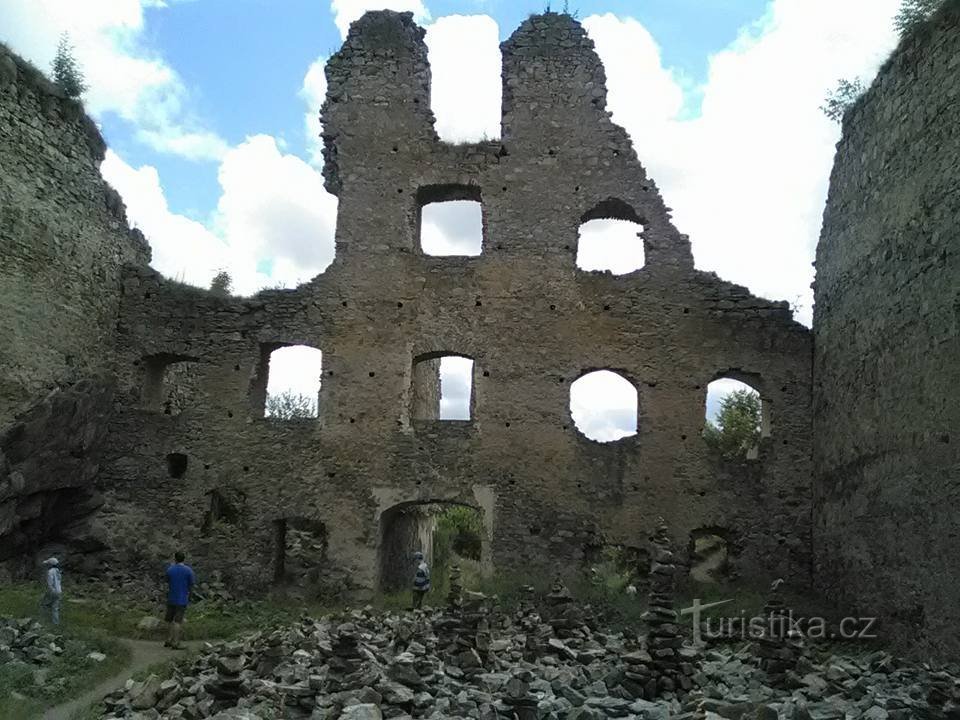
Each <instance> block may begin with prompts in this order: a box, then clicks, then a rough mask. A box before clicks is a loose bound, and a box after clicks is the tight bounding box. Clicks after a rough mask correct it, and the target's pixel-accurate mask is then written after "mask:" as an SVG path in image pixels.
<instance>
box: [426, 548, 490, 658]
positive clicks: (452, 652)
mask: <svg viewBox="0 0 960 720" xmlns="http://www.w3.org/2000/svg"><path fill="white" fill-rule="evenodd" d="M461 577H462V575H461V571H460V567H459V566H457V565H454V566H453V567H452V568H451V569H450V589H449V591H448V593H447V608H446V611H445V612H444V614H443V615H442V616H441V617H440V618H438V619H437V620H435V621H434V624H433V627H434V631H435V632H436V634H437V637H438V638H439V639H440V642H441V645H442V646H443V647H445V648H446V661H447V662H448V663H449V664H450V665H452V666H454V667H457V668H459V669H460V671H461V672H462V673H463V675H464V676H465V677H472V676H473V675H477V674H479V673H482V672H484V665H485V662H486V658H487V655H488V652H489V649H490V640H491V635H492V633H491V628H490V599H489V598H488V597H487V596H486V595H484V594H483V593H478V592H470V591H466V592H465V591H464V588H463V582H462V580H461Z"/></svg>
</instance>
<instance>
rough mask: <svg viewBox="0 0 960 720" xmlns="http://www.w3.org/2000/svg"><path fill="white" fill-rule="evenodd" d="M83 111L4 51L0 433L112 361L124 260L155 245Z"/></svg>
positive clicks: (138, 258)
mask: <svg viewBox="0 0 960 720" xmlns="http://www.w3.org/2000/svg"><path fill="white" fill-rule="evenodd" d="M104 150H105V148H104V144H103V140H102V139H101V137H100V134H99V132H98V131H97V129H96V126H95V125H94V124H93V121H92V120H91V119H90V118H88V117H87V116H86V114H85V113H84V111H83V108H82V107H81V106H80V105H79V104H78V103H76V102H74V101H72V100H69V99H67V98H66V97H64V96H63V94H62V92H61V91H60V90H59V88H57V87H56V86H55V85H53V84H52V83H50V82H49V81H48V80H46V78H44V77H43V76H42V74H40V73H39V72H38V71H37V70H36V69H35V68H33V67H31V66H30V65H28V64H27V63H26V62H25V61H23V60H21V59H20V58H18V57H16V56H14V55H13V54H12V53H10V52H8V51H7V50H6V49H5V48H3V47H0V307H2V308H3V310H2V312H0V338H3V341H2V342H0V427H3V426H4V425H6V424H7V423H8V422H9V421H10V420H11V419H12V418H13V416H14V415H15V414H16V413H17V412H18V411H23V410H26V409H27V408H28V407H29V406H30V405H31V404H32V403H33V402H34V401H35V400H36V399H37V397H38V395H39V394H40V393H46V392H49V391H50V390H51V389H53V388H54V387H57V386H59V385H63V384H68V383H71V382H75V381H76V380H78V379H80V378H83V377H85V376H87V375H89V374H91V373H93V372H96V371H98V370H100V369H102V368H103V367H104V366H105V365H106V361H107V358H108V357H109V355H110V351H111V346H112V344H113V340H114V337H113V334H114V328H115V326H116V316H117V308H118V305H119V299H120V292H119V283H120V267H121V265H122V264H123V263H124V262H146V261H147V259H148V257H149V250H148V248H147V246H146V243H145V242H144V241H143V239H142V237H140V236H139V233H135V232H131V231H130V230H129V229H128V228H127V223H126V220H125V217H124V209H123V204H122V202H121V201H120V198H119V196H118V195H117V194H116V192H114V191H113V190H112V189H111V188H109V187H108V186H107V185H106V183H105V182H104V181H103V179H102V178H101V176H100V170H99V166H100V162H101V160H102V159H103V154H104Z"/></svg>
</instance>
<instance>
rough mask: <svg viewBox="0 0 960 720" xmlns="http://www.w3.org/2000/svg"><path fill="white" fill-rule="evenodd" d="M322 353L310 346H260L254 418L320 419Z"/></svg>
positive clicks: (253, 392)
mask: <svg viewBox="0 0 960 720" xmlns="http://www.w3.org/2000/svg"><path fill="white" fill-rule="evenodd" d="M322 375H323V353H322V352H321V351H320V350H318V349H317V348H314V347H309V346H307V345H278V344H275V343H269V344H265V345H262V346H261V349H260V364H259V368H258V371H257V375H256V377H255V378H254V380H253V383H252V385H251V390H250V399H251V404H252V406H253V410H254V414H255V415H257V416H260V417H266V418H271V419H273V420H310V419H314V418H316V417H318V415H319V408H320V381H321V377H322Z"/></svg>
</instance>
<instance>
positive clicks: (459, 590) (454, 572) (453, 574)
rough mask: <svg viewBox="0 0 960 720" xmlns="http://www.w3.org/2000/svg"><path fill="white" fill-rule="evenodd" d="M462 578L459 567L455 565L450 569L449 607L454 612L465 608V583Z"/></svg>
mask: <svg viewBox="0 0 960 720" xmlns="http://www.w3.org/2000/svg"><path fill="white" fill-rule="evenodd" d="M461 577H462V575H461V572H460V566H459V565H454V566H453V567H451V568H450V589H449V590H448V591H447V607H448V608H449V609H450V610H452V611H456V610H460V609H461V608H462V607H463V581H462V580H461Z"/></svg>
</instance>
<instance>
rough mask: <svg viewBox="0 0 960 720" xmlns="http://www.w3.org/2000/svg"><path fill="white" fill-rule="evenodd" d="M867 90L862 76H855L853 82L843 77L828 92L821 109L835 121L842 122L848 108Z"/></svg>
mask: <svg viewBox="0 0 960 720" xmlns="http://www.w3.org/2000/svg"><path fill="white" fill-rule="evenodd" d="M865 91H866V88H865V87H864V86H863V83H862V82H860V78H855V79H854V80H853V82H851V81H849V80H844V79H841V80H839V81H838V82H837V86H836V87H835V88H834V89H833V90H831V91H830V92H829V93H827V97H826V98H825V99H824V101H823V105H821V106H820V110H821V111H822V112H823V114H824V115H826V116H827V117H828V118H830V119H831V120H833V121H834V122H840V121H842V120H843V116H844V115H846V113H847V110H849V109H850V107H851V106H852V105H853V104H854V103H855V102H856V101H857V99H858V98H859V97H860V96H861V95H863V93H864V92H865Z"/></svg>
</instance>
